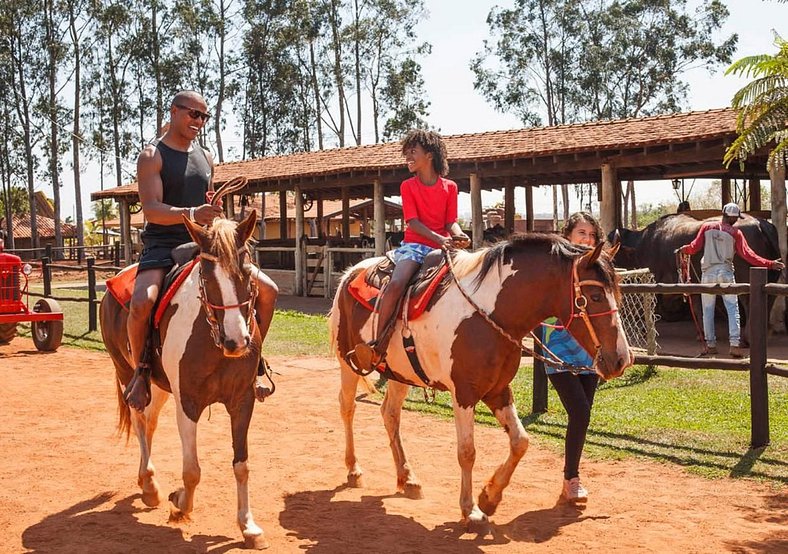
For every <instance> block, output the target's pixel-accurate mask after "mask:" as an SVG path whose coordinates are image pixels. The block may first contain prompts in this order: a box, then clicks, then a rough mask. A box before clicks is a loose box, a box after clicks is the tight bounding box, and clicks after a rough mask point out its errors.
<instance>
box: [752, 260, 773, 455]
mask: <svg viewBox="0 0 788 554" xmlns="http://www.w3.org/2000/svg"><path fill="white" fill-rule="evenodd" d="M766 277H767V270H766V268H762V267H751V268H750V318H751V319H750V419H751V429H750V437H751V440H750V444H751V446H752V447H753V448H761V447H763V446H766V445H767V444H769V383H768V381H767V377H766V332H767V315H768V314H767V309H768V308H767V303H766V300H767V299H766V290H765V289H764V286H765V285H766Z"/></svg>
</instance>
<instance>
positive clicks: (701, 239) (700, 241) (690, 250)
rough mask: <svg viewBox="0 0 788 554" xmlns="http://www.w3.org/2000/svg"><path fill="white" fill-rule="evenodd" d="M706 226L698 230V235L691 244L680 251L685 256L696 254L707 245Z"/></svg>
mask: <svg viewBox="0 0 788 554" xmlns="http://www.w3.org/2000/svg"><path fill="white" fill-rule="evenodd" d="M706 228H707V227H706V224H705V223H704V224H703V225H701V226H700V229H698V234H697V235H695V238H694V239H693V241H692V242H691V243H689V244H685V245H684V246H682V247H681V248H679V250H681V251H682V252H683V253H684V254H696V253H698V252H700V250H701V249H702V248H703V245H704V244H705V243H706Z"/></svg>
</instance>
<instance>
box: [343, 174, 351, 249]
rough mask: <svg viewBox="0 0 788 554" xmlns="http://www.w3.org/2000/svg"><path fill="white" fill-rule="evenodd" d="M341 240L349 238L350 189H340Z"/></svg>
mask: <svg viewBox="0 0 788 554" xmlns="http://www.w3.org/2000/svg"><path fill="white" fill-rule="evenodd" d="M342 238H343V239H344V240H348V239H349V238H350V189H349V188H348V187H342Z"/></svg>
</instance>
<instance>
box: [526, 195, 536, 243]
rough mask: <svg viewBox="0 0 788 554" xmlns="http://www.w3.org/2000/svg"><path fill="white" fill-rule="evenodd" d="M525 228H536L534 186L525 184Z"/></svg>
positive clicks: (530, 229)
mask: <svg viewBox="0 0 788 554" xmlns="http://www.w3.org/2000/svg"><path fill="white" fill-rule="evenodd" d="M525 230H526V231H528V232H529V233H530V232H532V231H533V230H534V188H533V187H532V186H528V185H526V186H525Z"/></svg>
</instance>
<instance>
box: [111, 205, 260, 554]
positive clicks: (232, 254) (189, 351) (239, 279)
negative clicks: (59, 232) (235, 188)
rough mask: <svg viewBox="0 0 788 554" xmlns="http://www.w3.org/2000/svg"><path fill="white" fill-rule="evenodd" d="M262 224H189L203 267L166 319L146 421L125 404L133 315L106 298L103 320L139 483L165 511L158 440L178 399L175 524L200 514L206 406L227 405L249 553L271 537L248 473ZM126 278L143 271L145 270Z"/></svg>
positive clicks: (123, 428)
mask: <svg viewBox="0 0 788 554" xmlns="http://www.w3.org/2000/svg"><path fill="white" fill-rule="evenodd" d="M256 217H257V216H256V213H255V212H254V211H253V212H252V213H251V214H249V217H247V218H246V219H245V220H244V221H243V222H241V223H240V224H237V228H236V223H235V222H232V221H229V220H224V219H216V220H215V221H214V223H213V224H212V225H211V226H210V227H208V228H207V229H203V228H202V227H200V226H198V225H195V224H193V223H191V222H190V221H188V220H185V219H184V221H185V223H186V226H187V228H188V230H189V233H190V234H191V236H192V238H193V239H194V241H195V242H196V243H197V244H198V246H199V248H200V254H199V262H198V263H197V264H195V265H194V267H193V268H192V270H191V272H190V274H189V275H188V276H187V277H186V279H185V280H184V282H183V284H182V285H181V286H180V288H179V289H178V291H177V292H176V293H175V295H174V296H173V298H172V300H171V302H170V304H169V306H168V307H167V308H166V311H165V312H164V315H163V317H162V319H161V323H160V326H159V331H160V336H161V353H160V355H158V354H157V355H154V357H153V358H154V359H153V375H152V382H151V402H150V404H149V405H148V407H147V408H146V409H145V411H144V413H139V412H137V411H136V410H130V409H129V407H128V406H127V405H126V403H125V402H124V400H123V389H124V388H125V386H126V384H127V383H128V382H129V380H130V379H131V376H132V374H133V372H134V370H133V367H132V365H131V354H130V353H129V349H128V345H127V333H126V317H127V312H126V311H125V310H124V309H123V308H122V307H121V305H120V304H119V303H118V301H117V300H115V298H114V297H113V296H112V295H111V294H107V295H105V296H104V299H103V300H102V302H101V309H100V318H101V334H102V337H103V339H104V344H105V345H106V347H107V352H109V355H110V357H111V358H112V361H113V363H114V364H115V374H116V377H117V379H116V384H117V387H116V388H117V397H118V412H119V423H118V429H119V431H120V432H121V433H124V432H125V434H126V436H127V437H128V436H129V431H130V428H131V427H133V428H134V432H135V434H136V435H137V439H138V440H139V445H140V467H139V476H138V484H139V486H140V487H141V488H142V500H143V502H144V503H145V504H146V505H148V506H156V505H158V504H159V502H160V501H161V496H160V494H159V484H158V483H157V481H156V476H155V473H156V471H155V468H154V466H153V462H151V442H152V439H153V433H154V431H155V430H156V425H157V422H158V417H159V412H160V410H161V408H162V406H163V405H164V403H165V401H166V400H167V398H168V397H169V394H168V393H171V394H172V396H173V397H174V398H175V405H176V414H177V422H178V432H179V434H180V437H181V446H182V450H183V487H182V488H180V489H178V490H177V491H175V492H173V493H172V494H170V496H169V499H170V501H171V503H172V505H171V507H170V510H171V519H174V520H177V519H180V518H183V517H185V516H188V514H189V513H190V512H191V511H192V509H193V502H194V490H195V488H196V487H197V484H198V483H199V481H200V464H199V462H198V459H197V422H198V421H199V419H200V415H201V414H202V412H203V410H204V409H205V408H206V407H208V406H209V405H211V404H213V403H214V402H221V403H222V404H224V405H225V407H226V409H227V411H228V413H229V414H230V422H231V427H232V443H233V472H234V473H235V481H236V486H237V492H238V513H237V518H238V525H239V527H240V528H241V532H242V533H243V536H244V540H245V543H246V546H247V547H252V548H261V547H264V546H265V539H264V536H263V530H262V529H261V528H260V527H258V526H257V525H256V524H255V522H254V519H253V517H252V512H251V510H250V508H249V488H248V479H249V469H248V467H247V457H248V452H247V431H248V429H249V422H250V420H251V418H252V411H253V409H254V404H255V397H254V390H253V386H252V385H253V382H254V379H255V376H256V374H257V365H258V360H259V359H260V347H261V343H262V340H261V337H260V332H259V328H258V326H257V325H256V323H255V322H254V315H253V308H254V295H255V291H256V288H255V280H254V278H252V277H251V276H250V266H249V265H248V263H249V260H248V257H247V256H248V251H247V247H246V242H247V241H248V240H249V238H250V237H251V235H252V232H253V230H254V224H255V219H256ZM124 271H136V266H131V267H129V268H127V269H125V270H124Z"/></svg>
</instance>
